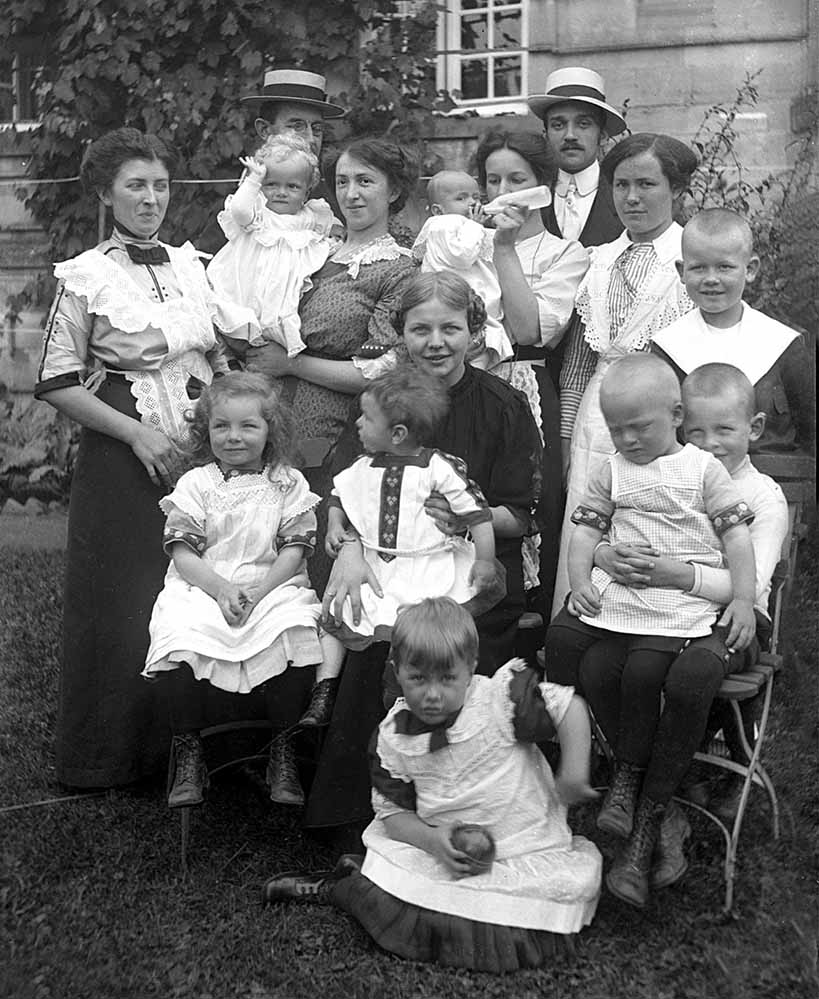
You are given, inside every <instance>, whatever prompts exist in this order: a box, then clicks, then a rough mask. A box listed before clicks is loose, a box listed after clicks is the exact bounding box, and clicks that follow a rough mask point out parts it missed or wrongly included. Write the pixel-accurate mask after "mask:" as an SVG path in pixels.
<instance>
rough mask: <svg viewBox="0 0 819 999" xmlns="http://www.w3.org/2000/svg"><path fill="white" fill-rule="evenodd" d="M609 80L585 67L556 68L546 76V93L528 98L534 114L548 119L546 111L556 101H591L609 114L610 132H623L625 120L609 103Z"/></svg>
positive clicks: (607, 126)
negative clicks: (606, 88) (606, 87)
mask: <svg viewBox="0 0 819 999" xmlns="http://www.w3.org/2000/svg"><path fill="white" fill-rule="evenodd" d="M605 86H606V85H605V83H604V82H603V77H602V76H601V75H600V74H599V73H595V72H594V70H593V69H584V68H583V67H582V66H566V67H565V68H564V69H556V70H555V71H554V72H553V73H549V75H548V76H547V77H546V93H545V94H533V95H532V96H531V97H529V98H528V101H529V107H530V108H531V109H532V113H533V114H536V115H537V116H538V118H543V120H544V121H545V120H546V112H547V111H548V110H549V108H551V107H554V105H555V104H565V103H566V101H577V102H578V103H580V104H591V105H592V107H596V108H600V110H601V111H604V112H605V114H606V133H607V134H608V135H619V133H620V132H622V131H624V129H625V127H626V122H625V119H624V118H623V117H622V116H621V115H619V114H618V113H617V112H616V111H615V110H614V108H613V107H612V106H611V105H610V104H606V94H605Z"/></svg>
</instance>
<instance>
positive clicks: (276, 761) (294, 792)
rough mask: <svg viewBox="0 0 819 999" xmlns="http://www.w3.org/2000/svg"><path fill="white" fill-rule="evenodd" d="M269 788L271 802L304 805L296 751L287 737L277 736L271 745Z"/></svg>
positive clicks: (268, 774) (268, 773) (268, 771)
mask: <svg viewBox="0 0 819 999" xmlns="http://www.w3.org/2000/svg"><path fill="white" fill-rule="evenodd" d="M267 786H268V788H269V789H270V800H271V801H275V802H277V803H278V804H280V805H303V804H304V791H303V790H302V788H301V784H300V783H299V769H298V766H297V764H296V750H295V749H294V748H293V743H292V742H291V741H290V738H289V737H288V736H287V735H284V734H282V735H277V736H276V738H275V739H274V740H273V742H272V743H271V744H270V760H269V762H268V764H267Z"/></svg>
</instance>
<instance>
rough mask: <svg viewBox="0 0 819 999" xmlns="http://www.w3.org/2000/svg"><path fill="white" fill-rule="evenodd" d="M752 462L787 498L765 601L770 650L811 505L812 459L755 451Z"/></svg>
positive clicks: (813, 489) (775, 647) (776, 638)
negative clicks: (785, 526) (785, 519)
mask: <svg viewBox="0 0 819 999" xmlns="http://www.w3.org/2000/svg"><path fill="white" fill-rule="evenodd" d="M751 460H752V462H753V463H754V466H755V467H756V468H757V469H758V470H759V471H760V472H762V473H763V474H764V475H770V477H771V478H772V479H775V480H776V482H777V483H778V484H779V485H780V487H781V488H782V492H783V493H784V494H785V499H786V500H787V502H788V527H789V530H788V534H787V535H786V537H785V540H784V542H783V544H782V560H781V562H780V563H779V565H777V567H776V570H775V572H774V578H773V584H772V586H771V599H770V604H769V609H770V615H771V625H772V633H771V646H770V648H771V652H772V653H776V652H777V651H778V647H779V642H780V636H779V632H780V627H781V623H782V610H783V607H784V606H785V605H786V604H787V601H788V598H789V596H790V591H791V586H792V585H793V579H794V576H795V574H796V557H797V553H798V548H799V542H800V540H801V539H802V538H803V537H804V535H805V533H806V531H807V524H806V514H807V513H808V511H812V508H815V496H816V459H815V458H813V457H812V456H810V455H805V454H793V453H784V454H755V455H752V456H751Z"/></svg>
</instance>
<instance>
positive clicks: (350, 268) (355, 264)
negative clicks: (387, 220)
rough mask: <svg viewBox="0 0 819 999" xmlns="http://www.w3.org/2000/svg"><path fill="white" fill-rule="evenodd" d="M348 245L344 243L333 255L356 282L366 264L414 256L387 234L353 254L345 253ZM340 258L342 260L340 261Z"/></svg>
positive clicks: (371, 241)
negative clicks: (345, 267)
mask: <svg viewBox="0 0 819 999" xmlns="http://www.w3.org/2000/svg"><path fill="white" fill-rule="evenodd" d="M345 246H346V244H345V243H342V245H341V246H340V247H339V249H338V250H337V251H336V253H335V254H333V257H332V258H331V259H333V260H334V261H335V262H336V263H339V264H346V265H347V273H348V274H349V275H350V277H351V278H352V279H353V280H355V279H356V278H357V277H358V272H359V270H360V269H361V268H362V267H363V266H364V265H365V264H374V263H376V262H377V261H379V260H398V258H399V257H409V256H412V251H411V250H408V249H407V248H406V247H404V246H399V245H398V243H396V241H395V239H394V238H393V237H392V236H391V235H390V234H389V233H388V232H385V233H384V235H383V236H378V237H376V238H375V239H373V240H370V242H369V243H364V245H363V246H360V247H359V248H358V249H357V250H355V251H353V252H352V253H349V254H348V253H345V252H344V249H345ZM339 258H340V259H339Z"/></svg>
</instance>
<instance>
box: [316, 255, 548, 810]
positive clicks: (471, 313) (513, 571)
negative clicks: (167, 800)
mask: <svg viewBox="0 0 819 999" xmlns="http://www.w3.org/2000/svg"><path fill="white" fill-rule="evenodd" d="M483 314H484V310H483V305H482V303H481V301H480V299H479V298H478V297H477V296H476V295H475V293H474V292H473V291H472V289H471V288H470V287H469V285H468V284H467V283H466V282H465V281H464V280H463V279H462V278H460V277H458V276H457V275H454V274H450V273H440V274H418V275H415V276H414V277H413V278H412V279H411V280H410V282H409V283H408V285H407V287H406V289H405V290H404V293H403V295H402V298H401V302H400V306H399V309H398V312H397V314H396V316H395V320H394V321H395V326H396V329H397V330H399V331H400V333H401V335H402V336H403V342H404V345H405V347H406V350H407V353H408V354H409V358H410V360H411V361H412V362H413V363H415V364H417V365H418V366H419V367H420V368H421V369H422V370H423V371H425V372H427V373H428V374H430V375H432V376H434V377H436V378H440V379H442V380H443V381H444V383H445V384H446V385H447V387H448V389H449V396H450V408H449V412H448V414H447V416H446V419H445V420H444V422H443V424H442V425H441V427H440V429H439V431H438V433H437V435H436V436H435V439H434V440H432V441H430V444H431V446H434V447H436V448H439V449H440V450H442V451H445V452H447V453H448V454H452V455H455V456H456V457H458V458H461V459H463V460H464V462H465V463H466V465H467V467H468V468H469V475H470V478H471V479H473V480H474V481H475V482H476V483H477V484H478V486H480V488H481V491H482V492H483V494H484V496H485V497H486V499H487V501H488V503H489V507H490V510H491V512H492V523H493V527H494V530H495V557H496V559H497V560H498V561H499V562H500V563H501V565H502V566H503V568H504V569H505V571H506V596H505V597H504V599H503V600H501V601H500V602H499V603H498V604H496V605H495V606H494V607H493V608H492V609H491V610H489V611H487V612H486V613H484V614H481V615H480V616H479V617H478V618H477V619H476V621H475V624H476V626H477V629H478V636H479V639H480V643H479V650H478V667H477V672H478V673H482V674H484V675H487V676H490V675H491V674H492V673H494V671H495V670H496V669H497V667H498V666H499V665H500V664H501V663H503V662H506V661H507V660H508V659H509V658H511V656H512V654H513V647H514V640H515V633H516V630H517V622H518V620H519V618H520V616H521V614H522V613H523V611H524V607H525V602H524V594H523V567H522V558H521V538H522V537H523V536H524V535H525V534H528V533H530V532H531V531H533V530H534V520H533V516H532V512H533V509H534V507H535V504H536V503H537V497H538V493H539V486H540V467H541V465H540V457H541V450H540V440H539V437H538V431H537V427H536V426H535V422H534V420H533V418H532V415H531V413H530V411H529V405H528V403H527V401H526V398H525V396H524V395H523V394H522V393H521V392H518V391H517V390H516V389H514V388H512V387H511V386H510V385H508V384H507V383H506V382H504V381H502V380H501V379H499V378H496V377H495V376H494V375H490V374H487V373H486V372H484V371H480V370H478V369H475V368H472V367H470V366H469V365H468V364H467V363H466V352H467V348H468V347H469V345H470V342H471V341H472V340H473V338H475V337H477V336H478V335H479V333H480V329H481V326H482V323H483ZM354 442H355V438H354V437H353V436H351V437H350V441H349V444H348V445H347V446H344V442H342V443H340V445H339V446H338V447H337V449H336V462H337V467H338V468H339V469H340V468H344V467H346V466H347V465H348V464H349V463H350V460H351V458H352V453H351V452H352V451H353V450H354V447H353V445H354ZM426 511H427V513H428V514H429V515H430V516H431V517H433V519H434V520H435V521H436V523H437V524H438V526H439V528H440V529H441V530H442V531H443V532H444V533H445V534H458V533H460V532H461V531H462V529H464V528H465V526H466V525H465V524H462V523H461V521H460V518H459V517H457V516H456V515H455V514H453V513H452V512H451V511H450V510H449V508H448V505H447V504H446V502H445V501H444V500H443V499H441V498H438V497H435V496H432V497H430V499H429V500H428V501H427V503H426ZM365 582H366V583H368V585H372V583H373V582H375V580H374V579H372V578H371V576H370V574H369V572H368V570H367V566H366V563H365V562H364V560H363V557H362V555H361V550H360V547H359V546H358V545H357V544H345V545H344V546H343V548H342V551H341V553H340V555H339V557H338V559H337V560H336V564H335V566H334V569H333V573H332V575H331V578H330V582H329V583H328V585H327V590H326V592H325V600H324V604H325V608H326V609H328V610H332V611H333V612H334V614H335V616H336V617H337V619H338V620H339V621H340V620H341V608H342V606H343V604H344V600H345V599H347V598H348V597H349V598H350V599H351V601H352V607H353V611H354V613H355V611H356V607H357V604H358V593H359V589H360V585H361V584H362V583H365ZM376 585H377V584H376ZM387 648H388V646H387V644H386V643H375V644H373V645H371V646H370V647H369V648H368V649H366V650H365V651H363V652H360V653H350V654H349V655H348V657H347V663H346V666H345V668H344V671H343V672H342V676H341V683H340V687H339V691H338V696H337V700H336V707H335V711H334V713H333V718H332V721H331V723H330V727H329V729H328V732H327V737H326V740H325V743H324V747H323V751H322V756H321V759H320V760H319V767H318V771H317V774H316V779H315V781H314V783H313V788H312V791H311V794H310V797H309V800H308V805H307V813H306V816H305V824H306V825H307V826H338V825H342V824H346V823H350V822H366V821H369V819H370V817H371V815H372V812H371V808H370V786H369V778H368V774H367V743H368V741H369V738H370V735H371V734H372V732H373V730H374V729H375V727H376V725H378V723H379V722H380V721H381V718H382V717H383V714H384V708H383V704H382V696H381V678H382V674H383V670H384V663H385V661H386V657H387Z"/></svg>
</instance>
